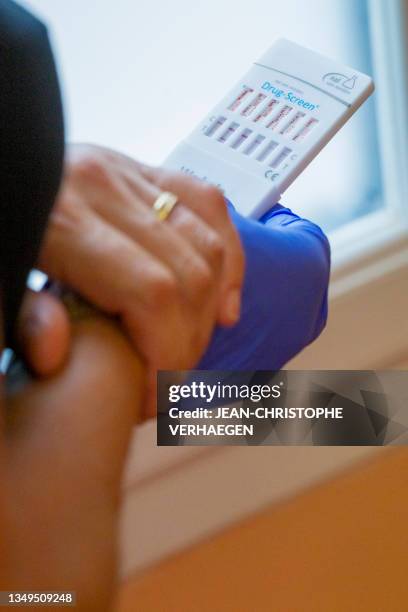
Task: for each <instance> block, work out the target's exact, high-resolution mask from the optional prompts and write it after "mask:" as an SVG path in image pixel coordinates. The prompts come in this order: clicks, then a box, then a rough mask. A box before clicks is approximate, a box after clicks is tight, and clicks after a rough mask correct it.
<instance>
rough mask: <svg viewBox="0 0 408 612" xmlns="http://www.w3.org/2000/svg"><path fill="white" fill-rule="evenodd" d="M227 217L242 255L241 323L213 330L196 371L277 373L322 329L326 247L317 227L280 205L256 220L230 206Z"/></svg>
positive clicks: (328, 255) (326, 283)
mask: <svg viewBox="0 0 408 612" xmlns="http://www.w3.org/2000/svg"><path fill="white" fill-rule="evenodd" d="M230 214H231V216H232V219H233V221H234V223H235V225H236V227H237V229H238V231H239V234H240V237H241V241H242V244H243V248H244V250H245V256H246V270H245V281H244V289H243V301H242V312H241V319H240V321H239V322H238V323H237V325H235V326H234V327H232V328H221V327H217V328H216V330H215V332H214V335H213V338H212V341H211V343H210V345H209V347H208V349H207V352H206V353H205V355H204V356H203V358H202V359H201V362H200V363H199V365H198V366H197V367H198V368H200V369H211V370H246V369H247V370H263V369H264V370H275V369H279V368H281V367H283V365H284V364H285V363H286V362H287V361H289V359H291V358H292V357H294V355H296V354H297V353H298V352H299V351H300V350H301V349H303V348H304V347H305V346H306V345H307V344H309V343H310V342H312V341H313V340H314V339H315V338H316V337H317V336H318V335H319V334H320V332H321V331H322V329H323V328H324V326H325V323H326V319H327V288H328V282H329V273H330V248H329V243H328V241H327V238H326V237H325V235H324V234H323V232H322V231H321V229H320V228H319V227H318V226H317V225H314V224H313V223H311V222H309V221H306V220H305V219H301V218H300V217H298V216H297V215H295V214H294V213H292V211H290V210H289V209H288V208H284V207H283V206H281V205H279V204H276V205H275V206H274V207H273V208H272V209H271V210H270V211H269V212H268V213H266V214H265V215H264V216H263V217H262V218H261V220H260V221H253V220H251V219H247V218H245V217H242V216H241V215H239V214H238V213H237V212H236V211H235V210H234V208H233V207H232V206H231V205H230Z"/></svg>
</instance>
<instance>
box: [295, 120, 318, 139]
mask: <svg viewBox="0 0 408 612" xmlns="http://www.w3.org/2000/svg"><path fill="white" fill-rule="evenodd" d="M317 123H319V122H318V120H317V119H314V118H313V117H312V118H311V119H309V121H308V122H307V123H305V125H304V126H303V127H302V129H301V130H300V132H298V133H297V134H296V136H294V137H293V140H294V141H296V142H299V141H300V140H303V139H304V138H305V136H307V135H308V134H309V132H310V131H311V130H312V129H313V127H314V126H315V125H316V124H317Z"/></svg>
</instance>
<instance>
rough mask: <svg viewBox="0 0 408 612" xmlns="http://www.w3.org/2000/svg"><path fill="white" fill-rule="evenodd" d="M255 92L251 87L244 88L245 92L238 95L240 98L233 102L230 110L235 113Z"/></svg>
mask: <svg viewBox="0 0 408 612" xmlns="http://www.w3.org/2000/svg"><path fill="white" fill-rule="evenodd" d="M253 91H254V90H253V89H251V87H247V86H244V88H243V90H242V91H241V92H240V93H239V94H238V96H237V97H236V98H235V100H233V102H232V103H231V104H230V105H229V107H228V110H230V111H234V110H236V109H237V108H238V106H239V105H240V104H241V102H242V101H243V100H244V99H245V98H246V97H247V96H248V95H249V94H250V93H252V92H253Z"/></svg>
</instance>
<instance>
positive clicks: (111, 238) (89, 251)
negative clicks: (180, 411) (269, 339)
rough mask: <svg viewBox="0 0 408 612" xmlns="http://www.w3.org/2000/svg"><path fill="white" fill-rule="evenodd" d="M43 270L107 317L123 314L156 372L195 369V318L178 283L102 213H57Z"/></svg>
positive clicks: (42, 261)
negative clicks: (191, 323) (192, 339)
mask: <svg viewBox="0 0 408 612" xmlns="http://www.w3.org/2000/svg"><path fill="white" fill-rule="evenodd" d="M53 253H58V257H52V254H53ZM40 266H41V267H42V268H43V269H44V270H45V271H46V272H47V273H48V274H49V275H50V276H52V277H53V278H56V279H58V280H61V281H62V282H64V283H66V284H68V285H69V286H71V287H72V288H74V289H75V290H76V291H78V292H79V293H80V294H81V295H83V296H84V297H85V298H87V299H88V300H90V301H91V302H92V303H94V304H95V305H96V306H98V307H99V308H101V309H102V310H104V311H105V312H107V313H110V314H112V315H119V316H120V317H121V318H122V321H123V323H124V324H125V326H126V329H127V331H128V333H129V334H130V336H131V338H132V340H133V342H134V344H135V346H136V347H137V348H138V350H139V351H140V352H141V354H142V356H143V357H144V358H145V359H146V360H147V361H148V362H150V363H152V364H154V365H155V367H162V366H163V367H168V368H169V369H171V368H172V367H173V366H175V367H176V368H177V367H181V366H182V365H185V366H186V367H190V366H191V358H192V351H191V346H190V339H189V334H190V329H189V327H188V323H189V316H191V315H190V314H189V312H188V310H187V308H186V305H185V304H184V303H183V301H182V300H181V298H180V295H181V292H180V288H179V286H178V281H177V279H176V278H175V277H174V275H173V273H172V271H171V270H169V269H168V268H166V267H165V266H164V265H163V264H162V263H161V262H160V261H158V260H157V259H155V258H154V257H153V256H152V255H151V254H150V253H148V252H147V251H146V250H145V249H143V248H142V247H141V246H140V245H139V244H137V243H135V242H134V241H133V240H131V239H130V238H129V237H128V236H126V235H125V234H123V233H122V232H120V231H119V230H117V229H116V228H114V227H112V226H110V225H108V224H107V223H106V222H105V221H104V220H103V219H101V218H100V217H99V216H98V215H97V214H95V213H93V212H92V211H89V210H85V209H81V210H77V209H76V207H75V206H73V207H68V208H67V210H65V211H64V213H62V212H60V211H58V209H57V210H56V211H54V212H53V213H52V214H51V223H50V225H49V229H48V231H47V233H46V236H45V241H44V245H43V249H42V253H41V258H40ZM205 331H206V333H208V331H207V330H205ZM152 337H153V338H155V339H156V341H152ZM175 337H177V339H178V341H177V342H175V340H174V338H175ZM157 338H159V339H160V342H158V341H157ZM195 340H197V339H195ZM197 342H198V340H197ZM199 356H200V355H199V354H198V355H194V357H195V358H198V357H199Z"/></svg>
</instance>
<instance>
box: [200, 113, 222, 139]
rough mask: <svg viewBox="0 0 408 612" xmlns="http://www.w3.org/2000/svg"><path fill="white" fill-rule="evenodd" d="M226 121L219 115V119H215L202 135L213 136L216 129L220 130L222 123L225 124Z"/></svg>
mask: <svg viewBox="0 0 408 612" xmlns="http://www.w3.org/2000/svg"><path fill="white" fill-rule="evenodd" d="M226 120H227V118H226V117H222V116H221V115H220V116H219V117H217V119H214V121H213V122H212V123H211V125H209V126H208V128H207V129H206V130H205V132H204V134H205V135H206V136H213V135H214V134H215V132H216V131H217V130H218V128H220V127H221V126H222V124H223V123H225V122H226Z"/></svg>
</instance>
